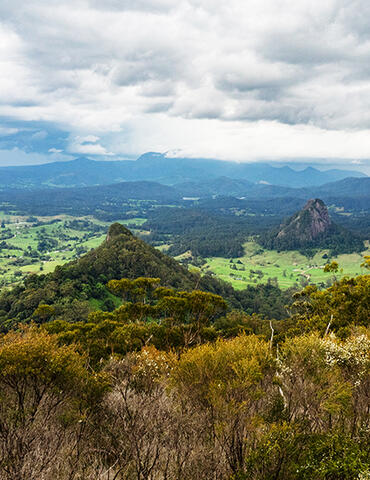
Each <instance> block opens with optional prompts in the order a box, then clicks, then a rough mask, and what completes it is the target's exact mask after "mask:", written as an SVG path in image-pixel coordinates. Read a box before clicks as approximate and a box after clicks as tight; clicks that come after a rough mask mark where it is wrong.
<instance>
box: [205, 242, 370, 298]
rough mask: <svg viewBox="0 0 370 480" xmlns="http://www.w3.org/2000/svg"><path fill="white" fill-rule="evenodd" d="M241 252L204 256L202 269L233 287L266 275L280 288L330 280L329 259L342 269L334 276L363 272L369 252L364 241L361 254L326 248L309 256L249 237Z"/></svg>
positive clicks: (260, 281) (246, 283)
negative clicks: (268, 247) (266, 247)
mask: <svg viewBox="0 0 370 480" xmlns="http://www.w3.org/2000/svg"><path fill="white" fill-rule="evenodd" d="M244 252H245V254H244V256H243V257H240V258H234V259H231V260H230V259H227V258H219V257H212V258H207V259H206V264H205V265H203V266H202V267H201V271H202V272H204V273H205V272H213V273H214V274H215V275H216V276H217V277H219V278H221V279H222V280H224V281H226V282H229V283H231V284H232V285H233V287H234V288H236V289H243V288H245V287H246V286H247V285H255V284H258V283H266V282H267V281H268V279H269V278H270V279H271V280H270V281H272V282H274V283H276V282H277V283H278V285H279V287H280V288H283V289H285V288H289V287H294V286H297V287H301V286H304V285H305V284H307V282H309V283H316V284H318V285H319V286H322V287H324V286H326V285H328V284H329V283H330V282H331V281H332V280H333V274H332V273H325V272H324V266H325V264H326V263H327V262H328V261H333V260H335V261H336V262H338V264H339V267H340V269H341V270H340V271H339V272H338V273H337V274H336V277H337V278H341V277H343V276H345V275H348V276H356V275H361V274H363V273H364V269H363V268H362V267H361V266H360V265H361V263H362V262H363V256H364V255H369V254H370V249H369V244H368V243H367V250H365V251H364V252H363V253H362V255H360V254H358V253H352V254H343V255H339V256H337V257H330V258H329V256H328V253H329V252H328V250H321V251H319V252H317V253H316V255H315V256H314V257H312V258H308V257H306V256H304V255H302V254H301V253H299V252H298V251H295V250H294V251H285V252H277V251H276V250H264V249H262V248H261V247H260V245H258V244H257V243H255V242H253V241H248V242H247V243H245V245H244ZM323 257H325V258H323Z"/></svg>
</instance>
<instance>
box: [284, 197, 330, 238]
mask: <svg viewBox="0 0 370 480" xmlns="http://www.w3.org/2000/svg"><path fill="white" fill-rule="evenodd" d="M331 226H332V221H331V219H330V217H329V212H328V209H327V207H326V205H325V203H324V202H323V201H322V200H320V199H319V198H315V199H311V200H308V202H307V203H306V205H305V206H304V207H303V208H302V210H300V211H299V212H298V213H296V214H295V215H294V216H293V217H292V218H291V219H290V220H289V221H288V222H287V223H286V224H283V225H282V226H281V229H280V231H279V233H278V234H277V238H280V239H281V238H284V237H287V236H290V237H295V238H296V239H297V240H300V241H302V242H306V241H312V240H314V239H315V238H317V237H319V236H322V235H324V234H325V233H326V232H329V231H330V229H331Z"/></svg>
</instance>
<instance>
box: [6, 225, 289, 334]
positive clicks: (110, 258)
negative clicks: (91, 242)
mask: <svg viewBox="0 0 370 480" xmlns="http://www.w3.org/2000/svg"><path fill="white" fill-rule="evenodd" d="M138 277H155V278H160V280H161V284H162V285H163V286H168V287H173V288H176V289H183V290H187V291H191V290H195V289H199V290H204V291H208V292H211V293H215V294H218V295H221V296H223V297H224V298H225V299H226V300H227V301H228V302H229V304H230V305H231V306H233V307H236V308H241V309H243V310H245V311H246V312H248V313H253V312H256V313H261V314H263V315H265V316H269V317H274V318H282V317H283V316H284V315H285V308H284V305H285V304H286V303H287V301H288V298H289V294H288V293H287V292H285V293H283V292H282V291H281V290H280V289H279V288H278V287H276V286H274V285H270V284H268V285H259V286H255V287H248V288H247V289H245V290H242V291H238V292H237V291H235V290H234V289H233V288H232V287H231V286H230V285H229V284H226V283H224V282H222V281H220V280H218V279H216V278H213V277H210V276H208V275H205V276H203V277H199V276H198V275H197V274H195V273H192V272H189V271H188V270H187V269H186V268H184V267H183V266H181V265H180V264H179V263H178V262H177V261H176V260H174V259H173V258H171V257H169V256H167V255H164V254H163V253H161V252H160V251H158V250H157V249H155V248H153V247H151V246H150V245H148V244H146V243H145V242H144V241H142V240H140V239H138V238H136V237H135V236H134V235H132V233H131V232H130V231H129V230H127V229H126V228H125V227H123V226H122V225H121V224H118V223H116V224H113V225H112V226H111V227H110V229H109V232H108V235H107V239H106V240H105V241H104V242H103V244H102V245H101V246H100V247H98V248H97V249H95V250H92V251H90V252H89V253H87V254H86V255H84V256H83V257H81V258H80V259H78V260H74V261H72V262H70V263H68V264H65V265H63V266H58V267H56V269H55V271H54V272H53V273H50V274H47V275H30V276H29V277H28V278H27V279H26V280H25V282H24V285H20V286H17V287H15V288H14V289H13V290H11V291H5V292H3V294H2V295H1V296H0V326H1V328H2V330H7V329H8V328H10V327H11V326H12V325H15V324H17V323H19V322H23V321H29V320H31V319H32V318H33V313H34V311H35V310H36V308H37V307H38V306H39V305H40V304H47V305H51V306H53V309H54V311H55V316H56V317H57V318H61V319H64V320H67V321H73V322H74V321H78V320H86V319H87V316H88V313H89V311H91V310H97V309H102V310H112V309H114V308H115V307H116V306H117V305H118V304H119V300H118V299H117V298H116V297H114V296H113V295H112V294H111V293H110V292H109V291H108V289H107V287H106V285H107V282H108V281H109V280H112V279H121V278H130V279H135V278H138Z"/></svg>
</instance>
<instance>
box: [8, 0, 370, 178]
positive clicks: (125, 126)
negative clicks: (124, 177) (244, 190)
mask: <svg viewBox="0 0 370 480" xmlns="http://www.w3.org/2000/svg"><path fill="white" fill-rule="evenodd" d="M369 18H370V2H369V1H368V0H325V1H323V0H299V1H297V0H176V1H174V0H136V1H135V0H33V1H32V2H29V1H26V0H1V2H0V72H1V74H0V166H2V165H20V164H33V163H45V162H48V161H60V160H68V159H72V158H75V157H78V156H88V157H90V158H94V159H105V160H106V159H109V160H119V159H133V158H136V157H138V156H139V155H141V154H142V153H144V152H147V151H156V152H167V154H168V155H169V156H188V157H206V158H219V159H223V160H236V161H249V162H250V161H266V160H267V161H271V162H274V161H276V162H281V161H287V162H298V163H299V162H302V161H304V162H306V163H307V162H308V163H312V164H315V163H318V164H321V165H324V166H326V165H327V166H331V165H339V166H342V167H343V168H344V167H345V168H356V169H360V170H362V171H365V172H367V173H368V174H370V162H369V159H370V24H369V21H368V19H369Z"/></svg>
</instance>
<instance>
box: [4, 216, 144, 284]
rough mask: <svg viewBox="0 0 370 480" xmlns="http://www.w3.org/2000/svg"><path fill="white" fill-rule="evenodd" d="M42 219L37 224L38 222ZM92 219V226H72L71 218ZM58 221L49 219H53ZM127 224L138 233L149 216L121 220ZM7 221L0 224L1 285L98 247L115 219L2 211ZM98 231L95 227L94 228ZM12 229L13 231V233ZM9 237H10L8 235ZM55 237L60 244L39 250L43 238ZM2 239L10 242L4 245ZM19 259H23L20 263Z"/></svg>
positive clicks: (42, 271) (60, 263)
mask: <svg viewBox="0 0 370 480" xmlns="http://www.w3.org/2000/svg"><path fill="white" fill-rule="evenodd" d="M35 220H37V221H38V222H42V223H43V224H42V225H37V226H36V222H35ZM76 220H77V221H80V220H82V221H85V222H86V221H88V222H89V224H88V226H83V225H82V226H80V227H79V226H78V225H77V226H76V227H73V228H71V227H70V225H69V224H70V222H73V221H76ZM52 221H54V223H47V222H52ZM117 221H120V222H121V223H123V224H125V225H127V226H128V227H129V228H131V229H132V231H133V232H134V233H139V232H140V230H138V229H135V228H133V227H134V226H137V227H139V226H140V225H142V224H143V223H144V222H145V221H146V219H145V218H132V219H129V220H119V219H117ZM2 222H4V224H5V227H3V228H0V289H1V287H4V286H9V285H12V284H15V283H18V282H19V281H21V280H23V279H24V278H25V277H26V276H27V275H29V274H31V273H49V272H52V271H53V270H54V269H55V267H56V266H57V265H62V264H64V263H66V262H69V261H71V260H73V259H75V258H78V257H79V256H81V255H83V254H84V253H86V252H87V251H89V250H91V249H93V248H96V247H98V246H99V245H100V244H101V243H102V242H103V241H104V239H105V237H106V232H107V230H108V228H109V226H110V225H111V223H112V222H103V221H100V220H97V219H95V218H94V217H92V216H85V217H72V216H68V215H57V216H53V217H40V216H37V217H33V221H30V217H27V216H20V215H7V214H4V213H3V212H0V224H1V223H2ZM92 226H93V227H97V228H99V230H98V231H96V232H95V231H93V230H94V228H91V227H92ZM9 231H10V233H9ZM7 237H9V238H7ZM45 238H46V239H49V238H51V239H54V240H56V242H57V243H56V245H55V246H53V247H52V248H50V249H47V250H46V251H43V252H41V251H39V250H38V246H39V242H40V240H42V239H45ZM2 242H5V243H6V246H5V247H4V246H2V247H1V244H2ZM29 251H35V252H37V253H38V255H37V257H35V258H32V257H30V256H29V255H27V253H28V252H29ZM15 262H20V263H19V264H18V265H17V264H16V263H15Z"/></svg>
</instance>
